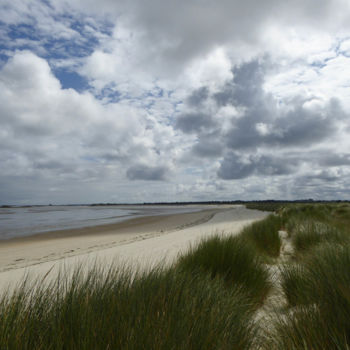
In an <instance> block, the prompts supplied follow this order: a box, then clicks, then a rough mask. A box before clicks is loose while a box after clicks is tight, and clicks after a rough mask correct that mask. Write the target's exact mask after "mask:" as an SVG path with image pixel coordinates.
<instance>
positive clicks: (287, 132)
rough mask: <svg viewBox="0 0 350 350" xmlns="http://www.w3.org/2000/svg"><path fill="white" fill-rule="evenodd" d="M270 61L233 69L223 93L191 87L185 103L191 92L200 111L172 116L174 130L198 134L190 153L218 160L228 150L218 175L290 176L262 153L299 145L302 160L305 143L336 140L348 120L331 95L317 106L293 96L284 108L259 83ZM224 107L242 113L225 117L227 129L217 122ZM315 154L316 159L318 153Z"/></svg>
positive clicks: (245, 64) (232, 177) (279, 165)
mask: <svg viewBox="0 0 350 350" xmlns="http://www.w3.org/2000/svg"><path fill="white" fill-rule="evenodd" d="M270 65H271V62H270V59H269V58H267V57H265V58H263V59H261V60H253V61H251V62H247V63H243V64H241V65H240V66H236V67H233V69H232V72H233V79H232V80H231V81H230V82H228V83H227V84H225V85H224V86H223V88H222V90H221V91H218V92H216V93H215V94H211V95H210V94H208V93H207V88H206V87H203V90H201V89H198V90H196V91H194V93H193V94H191V95H190V98H189V99H188V100H187V103H188V105H189V104H190V102H188V101H192V100H191V98H192V97H193V96H195V97H196V98H195V99H194V101H195V102H196V103H197V109H198V112H197V113H194V112H191V113H187V114H182V115H180V116H179V117H178V118H177V120H176V124H175V125H176V127H177V128H178V129H180V130H182V131H183V132H184V133H192V134H195V135H197V142H196V144H195V145H194V146H193V147H192V149H191V151H190V152H191V154H192V156H194V157H201V158H210V159H213V158H218V159H219V157H221V156H222V154H224V153H226V154H228V155H227V156H226V157H225V158H224V160H223V161H222V163H221V167H220V170H219V172H218V175H219V177H221V178H224V179H229V178H231V179H239V178H244V177H247V176H250V175H252V174H261V175H266V176H274V175H281V174H288V173H289V172H290V171H291V167H290V166H286V165H284V164H283V163H284V162H283V161H282V159H281V163H280V162H279V160H280V159H278V158H276V159H275V160H273V159H272V158H270V156H268V155H266V156H264V155H263V153H264V152H266V150H267V153H271V151H275V152H277V154H278V153H279V150H280V149H283V150H284V153H285V154H288V152H285V151H288V149H295V148H297V149H300V155H299V157H300V158H303V157H304V153H303V152H304V151H305V147H312V146H315V145H318V144H322V142H325V141H327V140H332V139H334V138H335V137H336V135H337V132H338V128H339V123H340V122H342V121H344V120H346V118H347V115H346V114H345V112H344V111H343V109H342V107H341V105H340V103H339V101H338V100H337V99H335V98H330V99H329V100H328V102H325V104H324V106H323V107H322V108H318V109H315V108H314V109H312V108H308V107H305V104H306V103H307V102H309V101H310V100H312V97H311V98H310V97H308V98H305V97H303V96H297V97H295V98H293V99H292V100H291V101H289V104H288V106H283V105H282V106H281V105H280V104H279V101H278V100H277V99H276V98H274V96H272V95H271V94H269V93H266V92H265V90H264V87H263V86H264V82H265V81H264V76H265V74H266V71H267V70H268V69H269V67H270ZM198 96H199V97H198ZM197 97H198V98H197ZM208 99H211V100H212V101H215V103H216V106H217V110H216V111H215V110H214V111H213V113H212V114H208V113H207V112H206V111H205V110H204V108H203V107H202V104H203V102H205V101H206V100H208ZM191 103H192V102H191ZM223 106H233V107H235V108H237V109H238V110H241V115H240V116H238V117H234V116H232V117H228V119H226V121H227V120H228V122H229V124H228V125H229V127H228V128H227V124H226V126H225V127H224V126H223V125H222V124H220V120H221V119H220V118H221V117H220V116H219V115H218V113H219V111H220V108H221V107H223ZM189 107H193V104H192V105H191V106H189ZM263 149H265V151H263ZM257 150H259V154H262V155H263V156H261V157H260V158H257V157H256V156H255V154H256V151H257ZM238 151H240V152H242V154H243V155H245V158H246V159H250V161H248V163H245V162H241V161H240V158H239V157H238V158H237V156H236V154H238V153H237V152H238ZM289 153H290V152H289ZM315 156H316V158H317V159H319V157H320V155H315ZM306 158H307V157H306ZM294 159H295V157H294V156H293V157H291V158H288V159H287V161H293V162H294ZM337 159H338V160H337V161H338V162H347V159H346V158H345V159H339V157H338V158H337ZM333 162H336V161H335V160H333Z"/></svg>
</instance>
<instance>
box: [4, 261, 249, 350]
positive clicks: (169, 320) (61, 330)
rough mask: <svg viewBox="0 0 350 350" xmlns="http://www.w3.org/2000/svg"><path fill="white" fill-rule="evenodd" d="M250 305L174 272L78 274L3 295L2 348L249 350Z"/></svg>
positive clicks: (216, 285)
mask: <svg viewBox="0 0 350 350" xmlns="http://www.w3.org/2000/svg"><path fill="white" fill-rule="evenodd" d="M252 312H253V311H252V305H251V304H250V302H249V300H247V298H246V297H245V296H244V295H242V293H241V292H240V291H239V290H238V289H236V288H232V289H227V288H225V287H224V285H223V281H222V280H220V279H215V280H213V279H211V278H210V277H209V276H206V275H192V274H189V273H184V272H181V273H180V272H179V271H178V270H176V269H174V268H173V269H168V270H162V269H154V270H153V271H151V272H149V273H138V274H136V275H135V274H134V275H133V274H131V273H130V272H128V271H126V270H123V271H119V270H117V269H115V268H110V269H108V270H103V269H98V268H96V269H94V270H91V271H89V272H88V273H87V274H83V273H82V272H81V271H76V272H75V273H74V275H73V277H72V278H69V279H68V278H63V276H61V277H60V279H57V281H55V282H54V283H51V284H49V285H46V286H45V287H43V285H42V284H40V283H39V284H36V286H35V287H33V286H31V285H28V284H24V285H23V286H22V287H21V288H19V289H17V291H16V292H15V293H14V294H12V295H8V296H5V297H3V298H2V299H1V300H0V344H1V349H21V350H25V349H36V350H41V349H45V350H46V349H62V350H63V349H97V350H98V349H164V350H168V349H208V350H209V349H249V348H251V345H252V341H253V339H254V334H255V326H254V324H253V323H252V321H251V316H252Z"/></svg>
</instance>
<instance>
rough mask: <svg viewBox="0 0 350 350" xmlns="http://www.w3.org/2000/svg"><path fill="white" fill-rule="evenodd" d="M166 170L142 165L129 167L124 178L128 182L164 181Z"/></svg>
mask: <svg viewBox="0 0 350 350" xmlns="http://www.w3.org/2000/svg"><path fill="white" fill-rule="evenodd" d="M167 173H168V169H167V168H166V167H164V166H154V167H152V166H147V165H143V164H138V165H133V166H131V167H130V168H129V169H128V170H127V172H126V176H127V178H128V179H129V180H146V181H164V180H166V175H167Z"/></svg>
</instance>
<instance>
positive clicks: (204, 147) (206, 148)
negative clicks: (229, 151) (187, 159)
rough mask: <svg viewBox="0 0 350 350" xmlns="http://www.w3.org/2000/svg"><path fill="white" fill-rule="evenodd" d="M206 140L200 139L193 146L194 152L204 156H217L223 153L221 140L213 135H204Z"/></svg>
mask: <svg viewBox="0 0 350 350" xmlns="http://www.w3.org/2000/svg"><path fill="white" fill-rule="evenodd" d="M203 138H204V140H201V139H200V140H199V141H198V142H197V143H196V144H195V145H194V146H193V148H192V153H193V154H194V155H196V156H198V157H203V158H217V157H220V156H221V155H222V152H223V148H222V144H221V143H220V141H219V140H215V139H213V137H211V138H210V137H209V138H208V137H207V138H206V137H203Z"/></svg>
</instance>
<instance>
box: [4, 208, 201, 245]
mask: <svg viewBox="0 0 350 350" xmlns="http://www.w3.org/2000/svg"><path fill="white" fill-rule="evenodd" d="M202 209H203V208H199V207H185V206H177V207H174V206H34V207H26V208H0V240H1V239H10V238H15V237H23V236H30V235H33V234H36V233H41V232H47V231H55V230H62V229H71V228H81V227H88V226H97V225H103V224H110V223H116V222H121V221H125V220H128V219H131V218H136V217H142V216H150V215H167V214H181V213H189V212H196V211H199V210H202Z"/></svg>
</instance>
